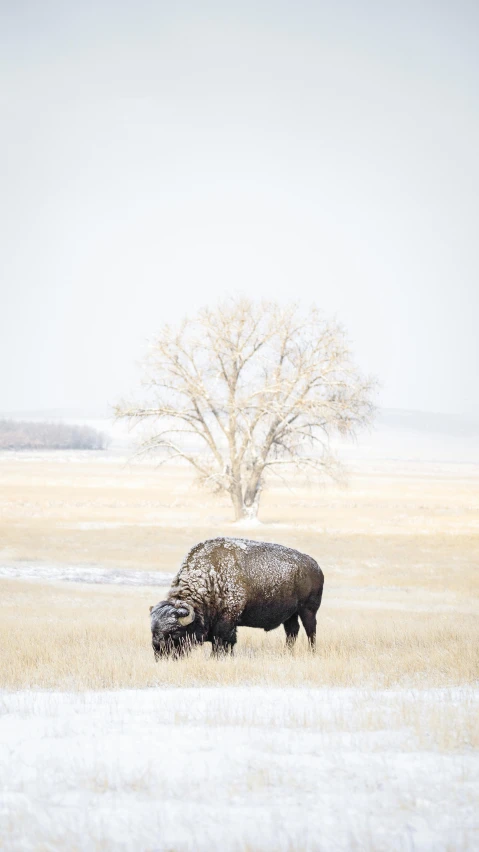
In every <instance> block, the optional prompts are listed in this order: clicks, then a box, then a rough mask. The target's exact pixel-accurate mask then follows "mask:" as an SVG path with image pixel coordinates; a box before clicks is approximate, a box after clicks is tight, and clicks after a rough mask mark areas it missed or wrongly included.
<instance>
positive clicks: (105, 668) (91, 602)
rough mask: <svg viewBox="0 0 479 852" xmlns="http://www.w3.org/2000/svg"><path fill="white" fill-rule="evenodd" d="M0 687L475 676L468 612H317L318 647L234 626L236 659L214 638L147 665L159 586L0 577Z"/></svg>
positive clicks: (422, 681) (439, 681)
mask: <svg viewBox="0 0 479 852" xmlns="http://www.w3.org/2000/svg"><path fill="white" fill-rule="evenodd" d="M0 595H1V598H2V619H1V622H0V643H1V647H2V655H1V659H0V687H7V688H9V689H21V688H26V687H41V688H61V689H117V688H125V687H151V686H159V685H161V686H183V687H184V686H199V685H201V686H223V685H246V684H259V685H270V686H279V685H285V686H286V685H288V686H369V687H372V686H376V687H378V686H383V687H391V686H394V685H403V686H404V685H408V686H411V685H413V686H418V687H425V686H428V687H430V686H446V685H460V684H472V683H475V682H477V680H478V677H479V619H478V618H477V617H476V616H475V615H472V614H460V615H458V614H454V613H452V614H451V613H428V612H423V613H408V612H407V611H406V610H404V611H402V612H398V611H394V610H388V609H387V608H384V609H382V610H377V609H367V608H364V609H362V610H359V611H355V610H352V609H346V608H344V609H341V607H340V606H337V607H335V608H334V609H332V608H331V609H330V610H328V605H327V602H326V603H325V604H324V606H323V608H322V610H321V611H320V617H319V629H318V639H319V643H318V653H317V654H316V655H315V656H312V655H311V654H310V653H309V652H308V650H307V647H306V642H305V639H304V636H303V635H301V634H300V639H299V640H298V643H297V647H296V649H295V651H294V653H293V654H292V655H291V654H290V653H289V652H286V651H285V649H284V633H283V630H282V628H280V629H279V630H277V631H274V632H272V633H268V634H265V633H264V632H262V631H259V630H250V629H247V628H241V629H240V631H239V642H238V645H237V649H236V652H235V656H234V657H233V658H227V659H222V660H219V661H215V660H212V659H210V647H211V646H210V645H206V646H205V647H204V648H199V649H197V650H195V651H194V652H193V653H192V654H191V656H190V657H188V658H187V659H185V660H179V661H172V660H166V661H160V662H158V663H155V662H154V659H153V653H152V650H151V646H150V632H149V619H148V604H149V603H150V602H151V601H152V600H153V601H154V600H158V599H159V598H160V597H161V591H159V590H158V588H155V589H143V588H142V589H139V588H132V589H130V588H124V587H122V588H112V587H105V586H100V587H93V588H90V587H81V586H78V585H73V584H72V585H70V586H68V585H66V584H57V585H56V586H55V585H51V584H50V585H47V584H45V585H43V584H40V583H25V582H21V581H16V580H3V581H0Z"/></svg>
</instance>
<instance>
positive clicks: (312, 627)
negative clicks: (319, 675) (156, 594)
mask: <svg viewBox="0 0 479 852" xmlns="http://www.w3.org/2000/svg"><path fill="white" fill-rule="evenodd" d="M323 584H324V576H323V572H322V571H321V568H320V567H319V565H318V563H317V562H316V561H315V560H314V559H313V558H312V557H311V556H307V555H306V554H305V553H300V552H299V551H298V550H292V549H291V548H289V547H283V546H282V545H280V544H269V543H267V542H262V541H249V540H248V539H240V538H214V539H210V540H208V541H203V542H200V544H197V545H195V547H192V549H191V550H190V551H189V553H188V554H187V556H186V557H185V559H184V561H183V564H182V565H181V568H180V570H179V571H178V573H177V575H176V576H175V578H174V579H173V583H172V586H171V589H170V591H169V593H168V597H167V599H166V600H164V601H160V602H159V603H157V604H156V605H155V606H152V607H150V614H151V633H152V645H153V651H154V653H155V659H158V657H160V656H164V655H173V656H178V655H180V654H183V653H185V652H186V651H187V650H188V649H189V648H191V646H192V645H195V644H202V643H203V642H211V643H212V646H213V653H215V654H217V653H220V652H226V651H231V653H232V652H233V648H234V645H235V643H236V628H237V627H241V626H245V627H260V628H262V629H263V630H266V631H267V630H274V629H275V628H276V627H279V625H280V624H283V625H284V629H285V632H286V644H287V646H288V647H289V648H291V647H292V646H293V645H294V642H295V640H296V637H297V635H298V633H299V620H298V616H299V618H301V621H302V623H303V627H304V629H305V631H306V635H307V637H308V640H309V645H310V648H311V649H312V650H314V647H315V641H316V613H317V611H318V609H319V606H320V604H321V596H322V593H323Z"/></svg>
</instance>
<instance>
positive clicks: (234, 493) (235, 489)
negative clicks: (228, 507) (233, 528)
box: [230, 483, 246, 521]
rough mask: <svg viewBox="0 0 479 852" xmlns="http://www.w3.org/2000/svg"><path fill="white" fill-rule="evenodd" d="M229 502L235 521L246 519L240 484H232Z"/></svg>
mask: <svg viewBox="0 0 479 852" xmlns="http://www.w3.org/2000/svg"><path fill="white" fill-rule="evenodd" d="M230 497H231V502H232V503H233V508H234V512H235V521H241V520H242V519H243V518H245V517H246V515H245V513H244V509H245V505H244V502H243V489H242V488H241V483H233V485H232V486H231V489H230Z"/></svg>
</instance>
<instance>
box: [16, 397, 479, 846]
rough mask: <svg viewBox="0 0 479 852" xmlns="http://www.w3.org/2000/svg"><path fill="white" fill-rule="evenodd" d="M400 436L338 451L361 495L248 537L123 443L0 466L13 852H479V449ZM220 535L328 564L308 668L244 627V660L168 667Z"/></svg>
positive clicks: (278, 497)
mask: <svg viewBox="0 0 479 852" xmlns="http://www.w3.org/2000/svg"><path fill="white" fill-rule="evenodd" d="M403 421H404V417H403V419H402V420H401V417H400V416H399V415H394V414H390V415H388V416H387V417H383V419H382V421H381V420H380V422H379V424H378V426H377V427H376V429H375V430H374V431H373V432H372V433H370V434H369V435H365V436H364V438H363V439H362V440H361V441H360V442H359V443H358V444H356V445H352V444H351V445H345V446H343V447H342V454H343V456H344V457H345V458H346V459H347V461H348V465H349V469H350V477H349V482H348V485H347V486H341V487H340V486H331V485H330V486H328V487H327V488H320V487H319V486H317V485H315V486H311V485H308V484H307V483H303V482H302V481H301V480H297V481H296V482H294V483H292V484H291V483H290V484H289V487H286V486H283V485H281V484H280V485H275V486H274V487H271V488H270V489H269V490H267V491H266V492H265V493H264V495H263V500H262V505H261V510H260V522H259V523H256V524H255V523H252V522H247V521H243V522H241V523H240V524H237V523H236V524H235V523H233V522H232V518H231V506H230V505H229V504H228V502H227V501H226V500H224V499H221V498H217V497H214V496H212V495H209V494H208V493H206V492H204V491H201V490H199V489H198V488H197V487H196V486H195V485H194V484H193V483H192V479H191V474H190V472H189V470H188V468H186V467H183V466H181V465H174V464H170V465H168V466H165V467H157V466H156V465H155V464H154V462H152V461H151V460H149V461H142V462H140V463H138V462H137V463H131V462H130V461H129V460H128V459H129V457H130V456H129V453H128V452H127V447H126V444H127V441H128V436H127V433H126V432H125V431H124V430H121V429H120V428H119V427H118V426H116V427H115V428H114V429H113V441H112V445H111V448H110V449H109V450H106V451H92V452H87V451H78V452H77V451H71V452H63V451H59V452H53V451H45V452H38V453H32V452H24V453H20V452H19V453H15V452H10V453H7V452H4V453H3V454H2V455H1V458H0V477H1V479H0V483H1V500H2V505H1V513H0V517H1V526H0V542H1V550H0V576H1V579H0V588H1V596H2V617H1V624H0V631H1V645H2V656H1V662H0V684H1V693H0V791H1V808H0V845H1V846H2V848H5V849H12V850H13V849H15V850H16V849H25V850H30V849H31V850H33V849H45V850H47V849H66V848H68V849H79V850H90V849H103V848H105V849H125V850H130V849H131V850H133V849H145V850H197V849H200V850H202V849H208V850H210V849H211V850H216V849H218V850H219V849H221V850H230V849H231V850H274V849H284V850H330V849H338V850H349V849H353V850H354V849H368V850H369V849H371V850H408V852H409V850H431V852H432V850H434V852H436V850H473V849H475V848H477V845H478V843H479V831H478V819H477V795H478V789H479V788H478V783H479V760H478V748H479V726H478V716H479V714H478V710H479V706H478V705H479V688H478V647H479V641H478V640H479V618H478V614H477V613H478V609H477V602H478V573H477V569H478V562H479V559H478V553H479V547H478V545H479V541H478V539H479V503H478V491H477V483H478V472H479V450H478V446H477V438H476V435H475V432H474V428H469V430H468V429H466V430H465V431H464V428H463V426H464V424H462V425H461V423H460V422H458V423H453V424H452V425H451V423H450V422H448V421H447V420H445V419H443V420H442V421H440V422H439V421H434V422H432V423H426V424H424V423H422V422H420V420H418V418H417V416H415V415H412V414H411V415H408V416H405V421H404V422H403ZM105 425H108V424H105ZM219 534H222V535H229V536H242V537H248V538H253V539H263V540H266V541H277V542H280V543H284V544H287V545H290V546H293V547H296V548H298V549H300V550H302V551H305V552H307V553H311V554H312V555H314V557H315V558H316V559H317V560H318V562H319V563H320V565H321V566H322V568H323V571H324V573H325V577H326V582H325V593H324V597H323V603H322V606H321V609H320V611H319V613H318V650H317V653H316V655H315V656H313V655H311V654H310V653H309V652H308V650H307V647H306V641H305V636H304V633H303V631H301V633H300V637H299V640H300V641H299V642H298V645H297V647H296V648H295V650H294V651H293V653H287V652H285V649H284V632H283V629H282V628H280V629H279V630H276V631H273V632H271V633H264V632H263V631H259V630H252V629H248V628H240V630H239V641H238V644H237V646H236V649H235V655H234V656H233V657H232V658H225V659H219V660H213V659H210V646H205V647H204V648H200V649H197V650H195V651H194V652H193V653H192V654H191V656H190V657H188V658H186V659H180V660H172V659H166V660H160V661H159V662H155V661H154V658H153V653H152V649H151V638H150V628H149V619H148V606H149V605H151V604H153V603H156V602H157V601H158V600H160V599H161V597H163V596H164V593H165V592H166V589H167V587H168V584H169V580H170V578H171V576H172V574H173V573H174V572H175V570H176V569H177V568H178V566H179V564H180V562H181V560H182V558H183V556H184V554H185V553H186V551H187V550H188V549H189V547H190V546H191V545H192V544H194V543H196V542H197V541H200V540H202V539H204V538H207V537H212V536H215V535H219Z"/></svg>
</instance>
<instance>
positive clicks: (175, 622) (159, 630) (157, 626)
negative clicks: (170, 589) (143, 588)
mask: <svg viewBox="0 0 479 852" xmlns="http://www.w3.org/2000/svg"><path fill="white" fill-rule="evenodd" d="M150 616H151V643H152V645H153V651H154V654H155V660H157V659H158V658H159V657H166V656H174V657H177V656H179V655H181V654H184V653H185V652H187V651H188V650H189V649H190V648H191V646H192V645H193V644H194V643H195V642H197V641H198V638H199V636H198V635H197V627H199V624H198V622H197V624H195V619H196V613H195V610H194V608H193V607H192V606H191V604H190V603H185V602H184V601H160V603H157V604H156V606H150Z"/></svg>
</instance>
